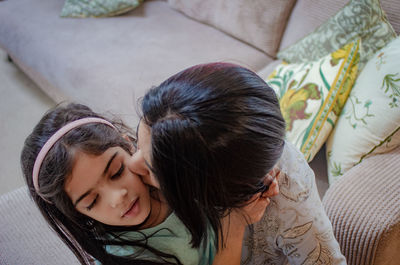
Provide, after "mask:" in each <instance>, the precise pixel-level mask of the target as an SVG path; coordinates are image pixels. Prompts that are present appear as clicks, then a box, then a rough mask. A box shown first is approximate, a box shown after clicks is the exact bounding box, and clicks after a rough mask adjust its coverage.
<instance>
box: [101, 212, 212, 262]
mask: <svg viewBox="0 0 400 265" xmlns="http://www.w3.org/2000/svg"><path fill="white" fill-rule="evenodd" d="M208 230H209V235H210V236H209V238H208V239H207V241H203V242H202V243H201V245H200V247H199V248H192V247H191V244H190V240H191V238H192V237H191V234H190V232H189V230H187V228H186V227H185V225H184V224H183V223H182V222H181V221H180V220H179V218H178V217H177V216H176V215H175V214H174V213H172V214H171V215H170V216H168V218H167V219H165V221H164V222H162V223H161V224H159V225H157V226H155V227H151V228H147V229H143V230H140V231H127V232H119V233H115V234H117V235H118V236H119V237H120V238H121V239H129V240H144V239H145V236H148V237H149V238H148V239H147V245H148V246H151V247H153V248H155V249H156V250H159V251H161V252H163V253H166V254H171V255H174V256H175V257H177V258H178V259H179V261H180V262H181V263H182V264H185V265H211V264H212V262H213V259H214V256H215V252H216V248H215V244H214V239H215V235H214V233H213V231H212V229H210V228H209V229H208ZM143 242H145V241H143ZM106 251H107V252H108V253H110V254H114V255H117V256H128V255H132V254H133V255H137V258H138V259H143V260H152V261H162V260H161V259H160V258H159V257H158V256H157V255H155V254H153V253H151V252H150V251H149V250H146V249H142V248H140V247H132V246H117V245H107V246H106ZM167 260H168V261H173V259H167Z"/></svg>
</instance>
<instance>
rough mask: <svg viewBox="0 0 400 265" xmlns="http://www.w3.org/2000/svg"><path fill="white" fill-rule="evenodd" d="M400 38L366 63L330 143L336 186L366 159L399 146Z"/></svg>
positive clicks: (330, 165)
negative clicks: (350, 170) (355, 166)
mask: <svg viewBox="0 0 400 265" xmlns="http://www.w3.org/2000/svg"><path fill="white" fill-rule="evenodd" d="M399 69H400V37H398V38H396V39H395V40H394V41H392V42H391V43H389V44H388V45H387V46H386V47H385V48H383V49H382V50H380V51H379V52H378V53H377V54H375V56H374V57H373V58H371V60H370V61H369V62H368V63H367V65H366V66H365V68H364V69H363V71H362V72H361V74H360V75H359V76H358V78H357V80H356V83H355V85H354V87H353V89H352V90H351V92H350V96H349V99H348V100H347V102H346V104H345V106H344V108H343V111H342V112H341V113H340V116H339V119H338V121H337V124H336V126H335V128H334V130H333V131H332V134H331V136H329V139H328V141H327V158H328V176H329V182H330V183H333V182H334V181H335V180H337V179H338V178H340V177H341V176H342V175H343V174H344V173H345V172H346V171H347V170H349V169H350V168H352V167H353V166H354V165H356V164H357V163H360V162H362V160H363V159H365V157H367V156H369V155H371V154H374V153H384V152H387V151H388V150H390V149H393V148H394V147H396V146H398V145H400V72H399Z"/></svg>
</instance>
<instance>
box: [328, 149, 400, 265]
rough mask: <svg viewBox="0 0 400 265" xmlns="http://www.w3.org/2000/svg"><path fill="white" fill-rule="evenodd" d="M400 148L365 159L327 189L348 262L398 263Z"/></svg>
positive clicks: (335, 225) (333, 222) (331, 217)
mask: <svg viewBox="0 0 400 265" xmlns="http://www.w3.org/2000/svg"><path fill="white" fill-rule="evenodd" d="M399 172H400V147H397V148H396V149H395V150H393V151H391V152H389V153H385V154H379V155H375V156H372V157H369V158H367V159H365V160H364V161H363V162H362V163H361V164H359V165H357V166H355V167H353V168H352V169H350V170H349V171H348V172H346V173H345V174H344V175H343V176H342V178H341V179H339V180H338V181H337V182H336V183H334V184H333V185H332V186H331V187H330V188H329V189H328V190H327V192H326V194H325V196H324V198H323V204H324V207H325V210H326V212H327V214H328V217H329V219H330V220H331V222H332V225H333V230H334V233H335V236H336V238H337V240H338V242H339V244H340V247H341V250H342V253H343V254H344V255H345V256H346V259H347V262H348V264H374V265H382V264H385V265H391V264H393V265H394V264H399V263H398V262H399V260H400V252H399V251H398V250H399V249H400V176H399Z"/></svg>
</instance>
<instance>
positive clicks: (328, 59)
mask: <svg viewBox="0 0 400 265" xmlns="http://www.w3.org/2000/svg"><path fill="white" fill-rule="evenodd" d="M359 46H360V41H359V40H357V41H355V42H352V43H350V44H348V45H346V46H344V47H343V48H341V49H339V50H337V51H335V52H333V53H331V54H328V55H327V56H325V57H323V58H321V59H319V60H316V61H311V62H306V63H300V64H286V63H283V64H281V65H278V66H277V67H276V68H275V70H274V71H273V73H272V74H271V75H270V76H269V77H268V78H267V80H266V81H267V83H268V84H269V85H270V86H271V87H272V88H273V89H274V90H275V92H276V93H277V95H278V98H279V103H280V107H281V111H282V114H283V117H284V119H285V121H286V137H287V140H288V141H290V142H291V143H292V144H294V145H295V146H296V147H297V148H299V150H300V151H301V152H302V153H303V154H304V156H305V158H306V159H307V161H308V162H310V161H311V160H312V159H313V157H314V156H315V154H316V153H317V152H318V150H319V149H320V148H321V146H322V145H323V144H324V142H325V140H326V139H327V137H328V135H329V133H330V132H331V130H332V128H333V126H334V124H335V122H336V119H337V117H338V115H339V113H340V111H341V109H342V107H343V105H344V104H345V102H346V99H347V97H348V95H349V92H350V90H351V88H352V86H353V82H354V81H355V78H356V76H357V73H358V66H357V65H358V60H359Z"/></svg>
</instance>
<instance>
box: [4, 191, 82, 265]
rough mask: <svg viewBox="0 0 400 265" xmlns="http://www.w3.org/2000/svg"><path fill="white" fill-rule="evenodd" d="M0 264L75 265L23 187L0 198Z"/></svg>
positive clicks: (74, 260) (74, 259)
mask: <svg viewBox="0 0 400 265" xmlns="http://www.w3.org/2000/svg"><path fill="white" fill-rule="evenodd" d="M0 264H32V265H43V264H62V265H64V264H65V265H73V264H79V262H78V259H77V258H76V257H75V255H74V254H73V253H72V251H71V250H70V249H69V248H68V247H67V246H66V245H65V244H64V243H63V242H62V241H61V239H60V238H59V237H58V236H57V235H56V233H55V232H54V231H53V230H52V229H51V228H50V226H49V225H47V223H46V221H45V220H44V218H43V216H42V215H41V214H40V212H39V210H38V208H37V207H36V205H35V204H34V203H33V201H32V200H31V198H30V197H29V195H28V189H27V187H26V186H24V187H21V188H19V189H16V190H14V191H11V192H9V193H7V194H4V195H2V196H0Z"/></svg>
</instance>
